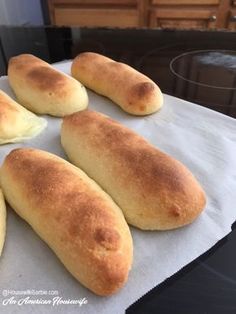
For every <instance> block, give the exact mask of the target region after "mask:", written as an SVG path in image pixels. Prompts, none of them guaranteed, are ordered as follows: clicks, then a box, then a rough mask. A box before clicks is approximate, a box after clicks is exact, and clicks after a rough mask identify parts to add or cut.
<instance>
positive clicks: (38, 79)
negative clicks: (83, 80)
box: [8, 54, 78, 96]
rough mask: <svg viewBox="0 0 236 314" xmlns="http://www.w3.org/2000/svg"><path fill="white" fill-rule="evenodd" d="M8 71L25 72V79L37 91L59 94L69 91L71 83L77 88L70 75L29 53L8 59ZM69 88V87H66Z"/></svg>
mask: <svg viewBox="0 0 236 314" xmlns="http://www.w3.org/2000/svg"><path fill="white" fill-rule="evenodd" d="M8 71H10V72H11V73H10V75H13V73H12V72H13V71H14V72H19V73H25V75H26V77H25V78H26V80H27V81H30V83H31V84H33V86H34V87H35V88H37V89H38V90H39V91H50V92H51V93H53V92H55V93H56V94H57V95H59V96H63V95H64V94H68V93H70V90H71V84H73V83H74V85H75V87H76V88H77V85H78V82H77V81H76V80H74V79H73V78H72V77H70V76H68V75H65V74H64V73H61V72H60V71H58V70H56V69H54V68H53V67H52V66H51V65H50V64H48V63H47V62H45V61H43V60H41V59H39V58H37V57H35V56H33V55H31V54H21V55H19V56H16V57H12V58H11V59H10V60H9V66H8ZM68 88H69V89H68Z"/></svg>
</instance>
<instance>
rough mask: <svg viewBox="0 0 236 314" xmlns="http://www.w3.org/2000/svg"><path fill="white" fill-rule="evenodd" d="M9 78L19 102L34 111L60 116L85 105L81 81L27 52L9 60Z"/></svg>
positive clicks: (86, 99)
mask: <svg viewBox="0 0 236 314" xmlns="http://www.w3.org/2000/svg"><path fill="white" fill-rule="evenodd" d="M8 79H9V82H10V85H11V87H12V89H13V91H14V92H15V94H16V97H17V99H18V101H19V103H20V104H21V105H23V106H24V107H26V108H27V109H29V110H31V111H33V112H35V113H39V114H50V115H52V116H56V117H63V116H65V115H68V114H71V113H73V112H76V111H79V110H83V109H85V108H86V107H87V105H88V95H87V91H86V89H85V87H84V86H83V85H82V84H81V83H79V82H78V81H76V80H75V79H74V78H72V77H70V76H68V75H66V74H64V73H62V72H60V71H58V70H56V69H54V68H53V67H52V66H51V65H50V64H48V63H47V62H44V61H43V60H41V59H39V58H37V57H35V56H33V55H30V54H22V55H19V56H16V57H13V58H11V59H10V61H9V65H8Z"/></svg>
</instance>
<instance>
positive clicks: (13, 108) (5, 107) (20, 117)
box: [0, 90, 47, 144]
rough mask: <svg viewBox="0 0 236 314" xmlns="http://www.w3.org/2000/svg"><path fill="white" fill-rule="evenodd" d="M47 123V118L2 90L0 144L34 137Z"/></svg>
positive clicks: (0, 100)
mask: <svg viewBox="0 0 236 314" xmlns="http://www.w3.org/2000/svg"><path fill="white" fill-rule="evenodd" d="M46 125H47V121H46V120H45V119H43V118H39V117H37V116H36V115H35V114H33V113H32V112H30V111H28V110H27V109H25V108H24V107H22V106H21V105H19V104H18V103H17V102H15V101H14V100H13V99H11V98H10V97H9V96H8V95H7V94H6V93H4V92H3V91H1V90H0V144H5V143H15V142H21V141H23V140H26V139H29V138H31V137H34V136H36V135H38V134H39V133H40V132H41V131H42V130H43V129H44V128H45V127H46Z"/></svg>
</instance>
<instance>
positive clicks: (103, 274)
mask: <svg viewBox="0 0 236 314" xmlns="http://www.w3.org/2000/svg"><path fill="white" fill-rule="evenodd" d="M0 174H1V176H0V178H1V183H2V187H3V190H4V193H5V195H6V199H7V201H8V202H9V203H10V205H11V206H12V207H13V208H14V209H15V210H16V212H17V213H18V214H19V215H20V216H21V217H22V218H24V219H26V221H27V222H29V223H30V224H31V225H32V227H33V228H34V229H35V230H36V231H37V232H38V233H39V235H40V236H41V237H42V238H43V239H44V240H45V241H46V242H47V243H48V244H49V246H50V247H52V249H53V250H54V251H55V252H56V254H57V255H58V256H59V258H60V259H61V260H62V262H63V263H64V264H65V266H66V267H67V268H68V270H69V271H70V272H71V273H72V274H73V275H74V276H75V277H76V278H77V279H79V280H80V281H81V282H82V283H83V284H84V285H85V286H87V287H88V288H90V289H91V290H93V291H94V292H96V293H97V294H100V295H109V294H111V293H114V292H115V291H117V290H118V289H119V288H120V287H121V286H122V285H123V284H124V282H125V281H126V280H127V276H128V271H129V269H130V267H131V262H132V238H131V235H130V231H129V228H128V226H127V224H126V222H125V219H124V217H123V214H122V212H121V210H120V209H119V207H118V206H117V205H116V204H115V203H114V202H113V201H112V199H111V198H110V196H109V195H107V194H106V193H105V192H104V191H103V190H102V189H101V188H100V187H99V186H98V185H97V184H96V183H95V182H94V181H93V180H92V179H90V178H89V177H88V176H87V175H86V174H85V173H84V172H83V171H81V170H80V169H78V168H77V167H75V166H73V165H72V164H70V163H69V162H67V161H65V160H64V159H62V158H59V157H58V156H56V155H53V154H50V153H48V152H45V151H41V150H37V149H29V148H24V149H15V150H13V151H12V152H11V153H10V154H9V155H8V156H7V157H6V159H5V161H4V163H3V166H2V168H1V171H0ZM13 195H14V197H13ZM41 230H43V231H41Z"/></svg>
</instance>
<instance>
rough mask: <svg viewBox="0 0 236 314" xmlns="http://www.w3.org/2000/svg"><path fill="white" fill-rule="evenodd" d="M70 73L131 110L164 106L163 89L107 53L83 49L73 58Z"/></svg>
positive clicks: (145, 111)
mask: <svg viewBox="0 0 236 314" xmlns="http://www.w3.org/2000/svg"><path fill="white" fill-rule="evenodd" d="M71 73H72V76H73V77H75V78H76V79H77V80H79V81H80V82H81V83H82V84H84V85H85V86H86V87H88V88H90V89H92V90H93V91H95V92H96V93H98V94H101V95H103V96H106V97H108V98H110V99H111V100H112V101H113V102H114V103H116V104H117V105H119V106H120V107H121V108H122V109H123V110H124V111H126V112H128V113H130V114H134V115H141V116H142V115H147V114H150V113H153V112H155V111H157V110H159V109H160V108H161V106H162V103H163V96H162V93H161V91H160V89H159V87H158V86H157V85H156V84H155V83H154V82H153V81H152V80H151V79H149V78H148V77H147V76H145V75H143V74H141V73H140V72H138V71H136V70H135V69H133V68H132V67H130V66H129V65H127V64H124V63H120V62H115V61H113V60H112V59H110V58H107V57H105V56H102V55H99V54H96V53H92V52H85V53H81V54H79V55H78V56H77V58H75V59H74V61H73V63H72V67H71Z"/></svg>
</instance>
